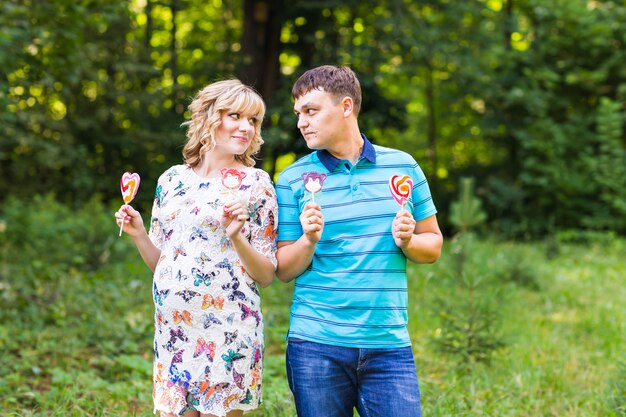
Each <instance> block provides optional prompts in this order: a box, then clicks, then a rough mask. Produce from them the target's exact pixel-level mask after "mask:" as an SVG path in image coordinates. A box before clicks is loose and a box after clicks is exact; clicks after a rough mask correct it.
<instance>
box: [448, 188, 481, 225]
mask: <svg viewBox="0 0 626 417" xmlns="http://www.w3.org/2000/svg"><path fill="white" fill-rule="evenodd" d="M485 220H487V214H486V213H485V211H484V210H483V209H482V203H481V201H480V199H478V197H476V195H475V194H474V179H473V178H461V180H460V186H459V196H458V200H456V201H454V202H453V203H452V204H451V205H450V223H452V225H453V226H454V227H456V229H457V230H458V231H459V232H460V233H463V232H466V231H468V230H470V229H474V228H476V227H478V226H480V225H482V224H483V223H484V222H485Z"/></svg>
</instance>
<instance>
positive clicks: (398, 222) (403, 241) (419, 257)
mask: <svg viewBox="0 0 626 417" xmlns="http://www.w3.org/2000/svg"><path fill="white" fill-rule="evenodd" d="M391 229H392V234H393V239H394V241H395V242H396V245H397V246H398V247H399V248H400V249H402V252H403V253H404V255H405V256H406V257H407V258H408V259H410V260H411V261H413V262H416V263H433V262H435V261H436V260H437V259H439V257H440V256H441V247H442V246H443V236H442V234H441V230H439V224H438V223H437V216H435V215H434V214H433V215H432V216H430V217H427V218H425V219H423V220H420V221H417V222H416V221H415V220H413V216H412V215H411V213H409V212H408V211H406V210H400V211H399V212H398V214H396V218H395V219H394V221H393V223H392V226H391Z"/></svg>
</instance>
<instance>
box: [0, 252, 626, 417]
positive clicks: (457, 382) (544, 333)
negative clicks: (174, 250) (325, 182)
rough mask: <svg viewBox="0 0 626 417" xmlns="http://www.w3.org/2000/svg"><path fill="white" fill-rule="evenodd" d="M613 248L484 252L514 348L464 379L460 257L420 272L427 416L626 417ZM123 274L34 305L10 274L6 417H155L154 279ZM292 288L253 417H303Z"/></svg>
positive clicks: (105, 272) (107, 268) (621, 296)
mask: <svg viewBox="0 0 626 417" xmlns="http://www.w3.org/2000/svg"><path fill="white" fill-rule="evenodd" d="M605 243H606V242H603V243H602V244H598V243H596V244H594V243H593V242H591V243H588V244H585V245H572V244H562V245H560V246H559V252H558V255H557V256H556V257H554V258H551V259H547V258H546V256H545V252H546V248H545V247H544V245H543V244H541V243H529V244H520V243H508V242H504V243H503V242H494V241H478V242H476V243H475V245H474V247H472V250H471V256H470V259H469V260H468V262H467V266H466V273H467V274H476V276H480V277H481V279H482V280H483V283H482V284H481V285H482V288H483V290H484V292H481V293H477V297H483V296H484V297H490V302H491V303H493V306H494V307H495V308H496V311H497V316H498V327H497V330H498V335H499V336H500V337H501V338H502V340H503V342H504V346H503V347H502V348H500V349H498V350H496V351H495V352H493V353H492V354H491V355H490V360H489V361H487V362H476V363H470V364H469V365H468V366H465V367H461V366H459V363H460V358H458V357H454V356H452V355H447V354H444V353H441V352H440V350H439V349H438V348H437V345H436V343H434V342H435V341H436V340H437V338H438V337H439V336H440V334H441V331H442V330H441V329H442V328H441V311H440V310H439V308H440V306H441V303H440V301H441V299H444V300H445V299H447V300H448V301H449V302H451V303H452V304H455V303H457V302H458V305H462V303H460V301H461V300H460V298H459V297H463V292H462V291H459V290H458V288H457V287H456V285H457V283H455V280H454V278H453V276H454V274H453V273H452V270H453V262H452V255H451V254H450V249H451V246H452V245H451V244H450V242H447V245H446V250H445V252H444V255H443V256H442V258H441V260H440V261H439V262H437V263H436V264H433V265H411V266H410V269H409V275H410V280H409V299H410V309H409V315H410V323H409V327H410V333H411V337H412V340H413V349H414V352H415V358H416V363H417V368H418V375H419V377H420V388H421V393H422V404H423V411H424V415H425V416H429V417H432V416H494V417H495V416H498V417H500V416H516V417H524V416H528V417H530V416H533V417H534V416H559V417H569V416H572V417H573V416H615V417H617V416H620V417H623V416H626V410H625V408H624V407H626V399H625V396H626V382H625V381H626V365H625V364H624V362H625V361H626V357H625V356H624V352H625V351H626V343H625V342H626V340H625V339H626V309H625V307H624V304H625V303H624V300H626V285H625V283H626V280H625V277H626V264H625V263H624V261H623V259H624V252H625V251H624V249H625V248H626V241H623V240H611V241H610V242H609V243H606V244H605ZM111 262H113V263H109V264H107V265H104V266H103V267H101V268H99V269H97V270H96V271H94V272H89V273H87V272H80V271H78V270H72V271H70V272H68V273H66V274H65V275H64V276H63V278H62V279H61V280H59V281H58V283H57V284H55V285H56V286H57V287H55V291H54V297H51V296H44V295H45V294H44V295H41V294H39V296H38V295H37V294H36V293H35V294H30V295H29V297H24V293H19V291H18V289H17V288H19V285H17V283H18V281H19V277H15V276H11V277H9V276H8V275H7V274H6V271H7V270H11V268H8V267H7V266H6V265H4V267H3V268H1V269H0V273H2V281H1V282H0V284H1V286H0V302H1V303H2V307H0V319H1V320H0V351H1V352H2V355H1V356H0V409H1V410H2V415H3V416H29V417H30V416H85V415H89V416H146V417H147V416H152V415H153V414H152V404H151V369H152V368H151V361H152V331H153V330H152V309H153V306H152V301H151V297H150V291H151V277H150V275H149V273H148V271H147V269H146V268H145V267H144V266H143V265H142V263H141V261H140V260H139V257H138V255H136V254H135V253H134V252H132V251H131V252H130V255H129V256H128V257H127V258H126V260H123V259H122V260H112V261H111ZM0 266H1V265H0ZM2 271H4V272H2ZM292 288H293V286H292V285H285V284H282V283H280V282H275V283H274V284H272V285H271V286H270V287H269V288H266V289H264V290H262V297H263V313H264V316H265V334H266V352H265V353H266V356H265V369H264V380H263V384H264V403H263V405H262V407H261V408H259V409H258V410H256V411H255V412H253V413H250V414H249V415H250V416H255V417H262V416H263V417H265V416H272V417H283V416H294V415H295V411H294V407H293V403H292V400H291V393H290V392H289V388H288V385H287V381H286V377H285V370H284V351H285V341H284V335H285V333H286V330H287V326H288V314H289V304H290V298H291V292H292ZM20 294H21V298H20V297H18V295H20ZM46 294H47V293H46ZM489 294H491V295H489ZM494 294H495V296H493V295H494ZM27 295H28V294H27ZM18 300H20V301H19V302H18ZM25 300H26V301H27V302H25Z"/></svg>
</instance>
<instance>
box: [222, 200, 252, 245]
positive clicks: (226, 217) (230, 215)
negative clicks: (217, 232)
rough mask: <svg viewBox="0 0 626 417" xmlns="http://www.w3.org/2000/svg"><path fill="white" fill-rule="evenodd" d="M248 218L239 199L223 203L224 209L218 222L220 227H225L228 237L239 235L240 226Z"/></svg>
mask: <svg viewBox="0 0 626 417" xmlns="http://www.w3.org/2000/svg"><path fill="white" fill-rule="evenodd" d="M249 218H250V215H249V214H248V212H247V210H246V209H245V207H244V206H243V205H242V204H241V201H236V202H233V203H226V204H224V210H223V211H222V218H221V219H220V223H221V224H222V227H224V229H226V236H228V238H229V239H232V238H233V237H235V238H237V237H239V234H240V232H241V228H242V227H243V225H244V224H245V223H246V221H247V220H248V219H249Z"/></svg>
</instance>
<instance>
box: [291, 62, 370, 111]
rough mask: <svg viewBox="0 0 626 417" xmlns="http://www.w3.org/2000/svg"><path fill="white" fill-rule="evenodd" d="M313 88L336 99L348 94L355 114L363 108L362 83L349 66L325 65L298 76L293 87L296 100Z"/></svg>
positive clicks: (292, 90)
mask: <svg viewBox="0 0 626 417" xmlns="http://www.w3.org/2000/svg"><path fill="white" fill-rule="evenodd" d="M311 90H323V91H325V92H327V93H328V94H330V95H331V96H332V97H333V98H334V99H335V100H336V101H339V100H341V99H342V98H344V97H346V96H348V97H350V98H351V99H352V102H353V103H354V114H355V116H358V115H359V111H360V110H361V84H360V83H359V80H358V78H357V77H356V74H355V73H354V71H352V70H351V69H350V68H348V67H335V66H333V65H323V66H321V67H317V68H313V69H310V70H308V71H307V72H305V73H304V74H302V75H301V76H300V78H298V80H297V81H296V83H295V84H294V85H293V88H292V89H291V96H292V97H293V98H294V100H297V99H298V98H300V97H302V96H303V95H305V94H306V93H308V92H309V91H311Z"/></svg>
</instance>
